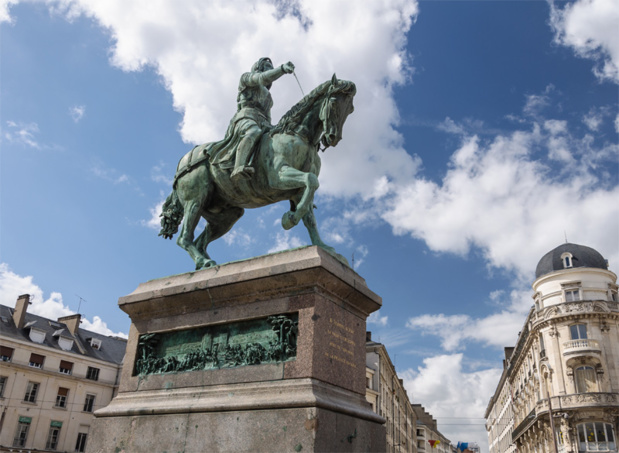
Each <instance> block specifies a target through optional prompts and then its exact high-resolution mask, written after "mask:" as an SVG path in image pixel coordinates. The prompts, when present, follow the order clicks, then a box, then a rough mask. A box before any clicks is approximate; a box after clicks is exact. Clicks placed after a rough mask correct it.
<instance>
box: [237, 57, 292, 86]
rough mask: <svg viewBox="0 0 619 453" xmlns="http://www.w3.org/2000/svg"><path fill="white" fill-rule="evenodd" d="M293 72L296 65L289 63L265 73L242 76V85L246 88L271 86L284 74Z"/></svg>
mask: <svg viewBox="0 0 619 453" xmlns="http://www.w3.org/2000/svg"><path fill="white" fill-rule="evenodd" d="M293 71H294V65H293V64H292V63H290V62H288V63H286V64H283V65H281V66H279V67H277V68H274V69H269V70H268V71H264V72H247V73H245V74H243V75H242V76H241V83H243V84H245V85H246V86H258V85H270V84H271V83H273V82H275V81H276V80H277V79H279V78H280V77H281V76H283V75H284V74H290V73H292V72H293Z"/></svg>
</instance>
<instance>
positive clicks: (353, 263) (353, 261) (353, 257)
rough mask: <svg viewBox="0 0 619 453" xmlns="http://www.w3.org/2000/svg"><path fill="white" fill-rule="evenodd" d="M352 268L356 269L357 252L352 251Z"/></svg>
mask: <svg viewBox="0 0 619 453" xmlns="http://www.w3.org/2000/svg"><path fill="white" fill-rule="evenodd" d="M352 270H353V271H354V270H355V252H352Z"/></svg>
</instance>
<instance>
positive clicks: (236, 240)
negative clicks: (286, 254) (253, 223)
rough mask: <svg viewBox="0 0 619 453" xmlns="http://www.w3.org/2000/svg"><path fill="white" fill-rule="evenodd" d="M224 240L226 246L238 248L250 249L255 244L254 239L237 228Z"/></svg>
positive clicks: (227, 234)
mask: <svg viewBox="0 0 619 453" xmlns="http://www.w3.org/2000/svg"><path fill="white" fill-rule="evenodd" d="M223 240H224V241H225V242H226V244H228V245H236V246H237V247H248V246H249V245H251V244H252V243H253V242H254V240H253V239H252V237H251V236H250V235H249V234H247V233H246V232H245V231H243V229H242V228H235V229H233V230H232V231H229V232H228V233H226V235H225V236H224V237H223ZM282 250H285V249H282Z"/></svg>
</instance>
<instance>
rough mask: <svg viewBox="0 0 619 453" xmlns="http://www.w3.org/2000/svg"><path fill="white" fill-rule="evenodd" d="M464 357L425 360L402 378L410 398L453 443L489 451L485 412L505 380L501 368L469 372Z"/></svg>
mask: <svg viewBox="0 0 619 453" xmlns="http://www.w3.org/2000/svg"><path fill="white" fill-rule="evenodd" d="M463 362H464V360H463V356H462V354H453V355H440V356H436V357H431V358H427V359H424V361H423V363H424V365H423V366H422V367H419V368H418V369H417V370H412V369H409V370H405V371H403V372H401V373H399V374H400V376H401V377H402V379H403V380H404V386H405V388H406V390H407V392H408V395H409V398H411V399H412V400H413V401H414V402H416V403H421V404H422V405H423V406H424V407H425V409H426V411H428V412H429V413H430V414H432V416H433V417H434V418H435V419H437V421H438V429H439V431H440V432H441V433H442V434H444V435H445V436H446V437H447V438H448V439H449V440H451V441H452V442H453V443H457V442H458V441H462V442H477V443H478V444H479V446H480V447H481V451H488V435H487V433H486V429H485V426H484V420H483V417H484V412H485V410H486V407H487V405H488V401H489V398H490V396H491V392H492V391H493V390H494V388H495V387H496V385H497V382H498V381H499V378H500V376H501V371H502V370H500V369H498V368H489V369H486V370H478V371H468V372H467V371H465V369H464V368H465V366H466V365H467V364H466V363H463Z"/></svg>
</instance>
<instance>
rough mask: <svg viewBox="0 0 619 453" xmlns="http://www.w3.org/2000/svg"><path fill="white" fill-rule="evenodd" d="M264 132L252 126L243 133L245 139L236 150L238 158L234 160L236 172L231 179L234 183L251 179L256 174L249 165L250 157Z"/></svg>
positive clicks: (234, 171)
mask: <svg viewBox="0 0 619 453" xmlns="http://www.w3.org/2000/svg"><path fill="white" fill-rule="evenodd" d="M261 133H262V130H261V129H260V128H259V127H258V126H257V125H254V126H251V127H250V128H248V129H247V130H246V131H245V132H244V133H243V138H242V139H241V142H240V143H239V146H238V148H237V150H236V156H235V160H234V170H233V171H232V174H231V175H230V179H232V180H233V181H235V180H238V179H240V178H248V179H249V178H251V177H252V175H253V174H254V169H253V168H252V167H250V166H248V165H247V162H248V161H249V156H251V152H252V149H253V147H254V144H255V143H256V140H257V139H258V138H259V137H260V134H261Z"/></svg>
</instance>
